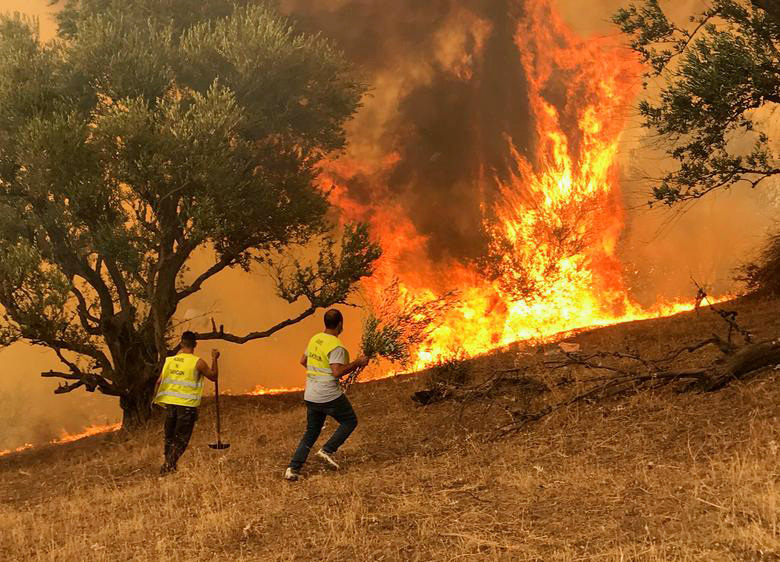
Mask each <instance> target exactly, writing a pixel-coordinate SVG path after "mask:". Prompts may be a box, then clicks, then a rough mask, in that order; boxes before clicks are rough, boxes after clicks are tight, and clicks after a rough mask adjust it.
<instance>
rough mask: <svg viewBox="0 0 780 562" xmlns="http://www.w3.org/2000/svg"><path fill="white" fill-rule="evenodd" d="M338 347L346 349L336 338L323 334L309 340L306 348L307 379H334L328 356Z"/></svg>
mask: <svg viewBox="0 0 780 562" xmlns="http://www.w3.org/2000/svg"><path fill="white" fill-rule="evenodd" d="M337 347H344V344H342V343H341V340H340V339H338V338H337V337H336V336H332V335H330V334H326V333H325V332H321V333H319V334H317V335H316V336H314V337H312V338H311V339H310V340H309V345H308V347H307V348H306V378H313V377H332V376H333V369H331V368H330V361H329V360H328V355H330V352H331V351H333V350H334V349H336V348H337Z"/></svg>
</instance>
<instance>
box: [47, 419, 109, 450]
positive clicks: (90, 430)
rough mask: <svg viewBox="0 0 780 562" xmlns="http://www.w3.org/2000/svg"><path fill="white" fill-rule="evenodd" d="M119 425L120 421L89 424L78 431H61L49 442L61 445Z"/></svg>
mask: <svg viewBox="0 0 780 562" xmlns="http://www.w3.org/2000/svg"><path fill="white" fill-rule="evenodd" d="M121 427H122V424H121V423H110V424H106V425H91V426H89V427H87V428H86V429H84V430H83V431H80V432H78V433H68V432H67V431H63V432H62V434H61V435H60V436H59V437H58V438H57V439H54V440H52V441H51V442H50V443H51V444H52V445H62V444H63V443H72V442H73V441H78V440H80V439H84V438H85V437H92V436H93V435H99V434H101V433H110V432H112V431H118V430H119V429H120V428H121Z"/></svg>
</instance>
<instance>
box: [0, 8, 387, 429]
mask: <svg viewBox="0 0 780 562" xmlns="http://www.w3.org/2000/svg"><path fill="white" fill-rule="evenodd" d="M59 17H60V26H61V27H60V37H59V38H58V39H56V40H54V41H52V42H50V43H47V44H41V42H40V41H39V37H38V33H37V27H36V25H35V24H34V22H32V21H28V20H25V19H23V18H21V17H19V16H2V17H0V255H2V258H3V259H2V260H0V304H2V306H3V308H4V322H3V323H2V327H1V328H0V343H3V344H10V343H12V342H14V341H17V340H26V341H29V342H32V343H34V344H38V345H42V346H46V347H49V348H51V349H53V350H54V351H55V352H56V354H57V355H58V357H59V358H60V359H61V361H62V363H63V364H64V365H65V367H66V368H65V369H63V371H62V372H57V373H47V375H49V376H57V377H61V378H64V379H66V380H67V381H68V382H67V383H66V384H64V385H62V386H60V388H59V389H58V392H67V391H70V390H73V389H75V388H79V387H85V388H86V389H87V390H89V391H94V390H99V391H101V392H104V393H106V394H110V395H115V396H119V397H120V404H121V406H122V408H123V411H124V414H125V417H124V421H125V424H126V425H132V424H135V423H138V422H140V421H143V420H145V419H146V418H147V417H148V416H149V415H150V406H149V403H150V398H151V392H152V391H153V387H154V382H155V379H156V377H157V374H158V372H159V368H160V366H161V363H162V361H163V360H164V358H165V357H166V355H167V354H169V353H170V352H171V350H172V347H173V346H175V343H176V342H175V340H174V339H173V334H172V330H171V328H172V319H173V317H174V315H175V313H176V311H177V309H178V307H179V305H180V303H181V302H182V301H184V300H185V299H187V298H188V297H190V296H191V295H193V294H194V293H196V292H197V291H199V290H200V289H201V287H202V286H203V285H204V283H206V282H207V281H208V280H210V279H211V278H212V277H214V276H216V275H219V274H220V272H223V271H224V270H225V269H227V268H234V267H241V268H243V269H244V270H246V271H250V270H252V269H253V267H255V266H256V265H258V264H261V263H262V264H264V266H266V267H271V268H272V270H275V271H277V272H279V275H278V276H277V281H278V287H279V295H280V296H281V297H282V298H284V299H285V300H286V301H288V302H290V303H295V302H298V301H299V300H302V301H303V302H306V303H307V306H306V307H305V310H304V311H303V312H302V313H301V314H299V315H298V316H295V317H293V318H290V319H288V320H284V321H282V322H279V323H278V324H276V325H275V326H271V327H269V328H267V329H264V330H262V331H257V332H252V333H250V334H245V335H236V334H230V333H229V332H225V331H224V330H223V329H220V330H219V331H217V330H214V331H212V332H210V333H204V334H201V335H200V336H201V339H222V340H227V341H235V342H239V343H242V342H246V341H250V340H253V339H257V338H262V337H266V336H269V335H271V334H273V333H274V332H276V331H278V330H280V329H282V328H284V327H286V326H289V325H290V324H293V323H295V322H298V321H300V320H302V319H304V318H306V317H307V316H309V315H311V314H313V313H314V312H315V311H316V310H317V309H318V308H321V307H327V306H331V305H333V304H335V303H339V302H344V301H345V300H346V299H347V297H348V296H349V294H350V292H351V290H352V288H353V286H354V284H355V283H356V282H357V281H358V280H359V279H360V278H362V277H364V276H366V275H369V274H370V273H371V269H372V264H373V262H374V261H375V260H376V259H377V258H378V256H379V248H378V247H377V246H376V245H375V244H373V243H371V242H370V241H369V239H368V234H367V231H366V229H365V227H363V226H347V227H346V228H345V229H344V232H343V234H342V237H341V242H340V243H339V242H336V241H334V240H332V239H331V237H330V236H329V234H328V233H329V232H330V231H331V230H332V225H330V224H329V222H328V220H326V213H327V211H328V205H327V202H326V199H325V196H324V195H323V194H322V193H321V192H320V191H319V190H318V189H316V188H315V187H314V181H315V179H316V176H317V165H318V163H319V162H320V161H321V160H322V159H323V158H324V157H326V156H327V155H330V154H331V153H333V152H334V151H338V150H340V149H342V148H343V147H344V144H345V133H344V128H343V126H344V123H345V122H346V121H347V120H348V119H349V118H350V117H351V116H352V115H353V114H354V113H355V111H356V110H357V108H358V107H359V104H360V100H361V97H362V95H363V93H364V91H365V87H364V86H363V84H362V83H361V82H360V80H359V79H357V78H356V77H355V76H354V74H353V72H352V71H351V69H350V67H349V65H348V64H347V63H346V62H345V60H344V58H343V56H342V55H341V53H339V52H338V51H337V50H335V49H334V48H333V47H332V46H331V44H330V43H329V42H328V41H326V40H325V39H323V38H322V37H319V36H312V35H303V34H298V33H296V32H295V30H294V29H293V28H292V26H291V24H290V23H289V22H287V21H286V20H284V19H282V18H280V17H279V16H277V15H276V14H275V13H274V12H273V11H272V10H271V9H270V8H268V7H267V6H265V5H248V4H247V3H243V2H231V1H227V0H213V1H210V2H203V1H202V0H165V1H159V0H143V1H140V0H139V1H138V2H135V1H134V2H127V1H125V0H102V1H101V0H82V1H80V2H79V1H73V0H70V1H68V2H66V5H65V6H64V9H63V11H62V12H61V13H60V16H59ZM313 241H319V243H320V257H319V260H317V261H316V263H315V264H313V265H301V264H299V263H297V262H288V260H285V259H284V256H285V255H286V254H287V252H288V250H289V249H290V248H291V247H296V246H301V245H308V246H307V247H311V245H312V243H313ZM204 250H205V251H208V252H211V253H212V254H213V256H214V260H213V264H212V265H210V267H208V268H207V269H205V270H204V271H192V272H191V271H188V269H187V268H188V265H187V264H188V260H189V259H190V257H191V256H192V255H193V253H194V252H196V251H204Z"/></svg>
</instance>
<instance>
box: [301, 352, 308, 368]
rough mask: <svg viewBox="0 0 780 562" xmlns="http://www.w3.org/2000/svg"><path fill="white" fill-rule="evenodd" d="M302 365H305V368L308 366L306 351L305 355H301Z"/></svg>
mask: <svg viewBox="0 0 780 562" xmlns="http://www.w3.org/2000/svg"><path fill="white" fill-rule="evenodd" d="M301 365H303V366H304V368H306V367H308V365H307V363H306V354H305V353H304V354H303V355H301Z"/></svg>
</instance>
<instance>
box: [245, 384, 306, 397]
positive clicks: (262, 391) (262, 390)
mask: <svg viewBox="0 0 780 562" xmlns="http://www.w3.org/2000/svg"><path fill="white" fill-rule="evenodd" d="M302 391H303V387H296V386H280V387H278V388H268V387H266V386H262V385H257V386H256V387H254V388H253V389H252V390H250V391H249V392H247V393H246V394H247V395H248V396H265V395H267V394H268V395H273V394H289V393H291V392H302Z"/></svg>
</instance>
